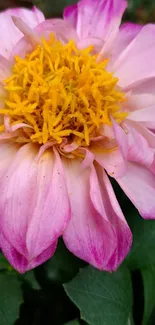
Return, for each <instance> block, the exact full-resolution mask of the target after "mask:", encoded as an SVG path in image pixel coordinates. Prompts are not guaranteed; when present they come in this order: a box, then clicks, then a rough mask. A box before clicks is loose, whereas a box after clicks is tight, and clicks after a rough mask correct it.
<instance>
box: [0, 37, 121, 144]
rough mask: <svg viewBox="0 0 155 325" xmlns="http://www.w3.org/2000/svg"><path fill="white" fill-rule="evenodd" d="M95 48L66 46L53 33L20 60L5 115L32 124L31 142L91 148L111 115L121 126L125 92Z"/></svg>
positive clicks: (7, 86) (7, 82)
mask: <svg viewBox="0 0 155 325" xmlns="http://www.w3.org/2000/svg"><path fill="white" fill-rule="evenodd" d="M92 50H93V47H92V46H90V47H88V48H86V49H84V50H78V49H77V47H76V45H75V43H74V42H73V41H72V40H70V41H69V43H68V44H66V45H64V44H62V43H61V42H60V41H58V40H56V39H55V38H54V35H51V37H50V40H48V41H46V40H45V39H42V45H38V46H37V48H36V49H35V50H34V51H33V52H32V53H30V54H28V55H27V56H26V57H25V59H22V58H19V57H16V58H15V64H14V66H13V70H12V75H11V77H9V78H8V79H7V80H5V89H6V90H7V97H6V99H5V106H4V108H3V109H1V110H0V113H1V115H7V116H9V117H10V121H11V125H14V124H17V123H26V124H28V125H29V126H30V128H27V130H28V131H27V132H26V134H27V139H28V141H32V142H38V143H39V144H45V143H47V142H51V141H56V143H58V144H61V143H62V141H63V139H64V138H67V140H68V142H69V143H71V142H74V143H76V144H78V145H82V146H88V145H89V144H90V141H91V139H93V138H94V137H96V136H98V135H99V134H100V128H101V126H102V125H103V124H108V125H111V117H113V118H114V119H115V120H116V121H117V122H118V123H120V122H121V121H122V120H123V119H124V118H125V117H126V115H127V113H125V112H122V111H120V105H121V102H122V101H124V94H123V93H122V92H120V91H119V89H118V87H117V85H116V84H117V81H118V79H117V78H115V77H113V75H112V73H110V72H108V71H106V69H105V68H106V65H107V62H108V60H104V61H102V62H101V63H97V62H96V58H97V55H93V54H92Z"/></svg>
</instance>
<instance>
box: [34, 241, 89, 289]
mask: <svg viewBox="0 0 155 325" xmlns="http://www.w3.org/2000/svg"><path fill="white" fill-rule="evenodd" d="M84 265H85V263H84V262H83V261H82V260H80V259H78V258H77V257H75V256H74V255H73V254H71V253H70V252H69V251H68V249H67V248H66V247H65V245H64V243H63V241H62V240H61V239H60V240H59V243H58V246H57V249H56V252H55V254H54V256H52V258H51V259H50V260H49V261H47V262H46V263H45V264H43V265H42V266H41V267H39V268H37V269H36V273H37V276H38V277H39V279H40V283H43V282H44V281H45V282H46V283H48V282H50V283H54V284H62V283H65V282H68V281H70V280H71V279H72V278H73V277H74V276H75V275H76V274H77V272H78V270H79V268H80V267H82V266H84Z"/></svg>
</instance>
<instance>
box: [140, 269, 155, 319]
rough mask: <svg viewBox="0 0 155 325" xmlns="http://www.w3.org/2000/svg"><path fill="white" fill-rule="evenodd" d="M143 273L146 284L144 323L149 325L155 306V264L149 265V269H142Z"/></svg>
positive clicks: (144, 283)
mask: <svg viewBox="0 0 155 325" xmlns="http://www.w3.org/2000/svg"><path fill="white" fill-rule="evenodd" d="M141 273H142V278H143V285H144V315H143V325H147V324H148V320H149V318H150V316H151V314H152V311H153V309H154V307H155V265H152V266H149V268H148V269H142V270H141Z"/></svg>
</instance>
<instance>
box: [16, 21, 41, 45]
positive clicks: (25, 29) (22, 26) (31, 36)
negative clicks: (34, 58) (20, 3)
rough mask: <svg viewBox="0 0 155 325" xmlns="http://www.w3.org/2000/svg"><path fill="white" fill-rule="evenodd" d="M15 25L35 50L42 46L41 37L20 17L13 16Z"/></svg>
mask: <svg viewBox="0 0 155 325" xmlns="http://www.w3.org/2000/svg"><path fill="white" fill-rule="evenodd" d="M12 20H13V23H14V24H15V26H16V27H17V28H18V29H19V30H20V31H21V33H22V34H23V35H24V36H25V38H26V40H27V41H28V42H29V43H30V44H31V45H32V46H33V47H34V48H35V47H36V46H37V45H38V44H41V41H40V38H39V36H38V35H37V34H36V33H35V32H34V31H33V29H31V28H30V27H29V26H28V25H27V24H26V23H25V22H24V21H23V20H22V19H21V18H20V17H16V16H12Z"/></svg>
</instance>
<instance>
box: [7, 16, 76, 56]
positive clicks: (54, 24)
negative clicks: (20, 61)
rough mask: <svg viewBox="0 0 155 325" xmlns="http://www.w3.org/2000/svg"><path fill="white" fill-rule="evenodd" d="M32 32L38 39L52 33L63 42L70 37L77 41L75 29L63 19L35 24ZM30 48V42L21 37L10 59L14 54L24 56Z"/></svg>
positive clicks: (47, 36) (47, 37)
mask: <svg viewBox="0 0 155 325" xmlns="http://www.w3.org/2000/svg"><path fill="white" fill-rule="evenodd" d="M34 32H35V33H36V34H37V35H38V37H39V38H40V39H41V37H44V38H45V39H49V37H50V35H51V34H52V33H53V34H54V35H55V37H56V38H57V39H59V40H61V41H62V42H63V43H67V42H68V41H69V40H70V39H73V40H74V41H75V42H76V43H78V41H79V39H78V36H77V33H76V30H75V29H74V28H73V27H72V26H71V24H70V23H69V22H67V21H64V20H63V19H56V18H55V19H47V20H45V21H43V22H42V23H40V24H39V25H37V27H36V28H34ZM32 49H33V47H32V45H31V44H30V42H28V41H27V40H26V38H25V37H23V38H21V39H20V40H19V42H18V43H17V44H16V45H15V47H14V48H13V51H12V53H11V59H13V58H14V57H15V56H16V55H19V56H20V57H22V58H24V57H25V55H26V54H27V53H29V52H31V51H32Z"/></svg>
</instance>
